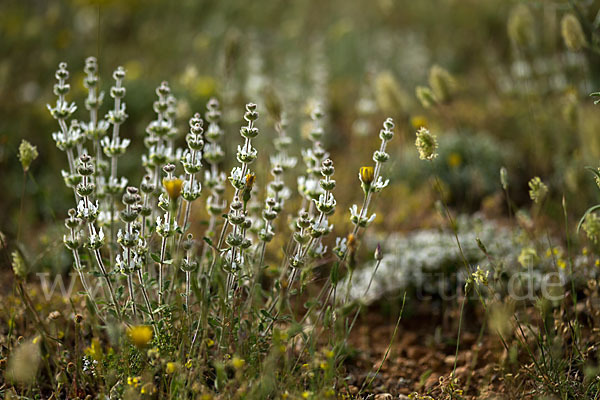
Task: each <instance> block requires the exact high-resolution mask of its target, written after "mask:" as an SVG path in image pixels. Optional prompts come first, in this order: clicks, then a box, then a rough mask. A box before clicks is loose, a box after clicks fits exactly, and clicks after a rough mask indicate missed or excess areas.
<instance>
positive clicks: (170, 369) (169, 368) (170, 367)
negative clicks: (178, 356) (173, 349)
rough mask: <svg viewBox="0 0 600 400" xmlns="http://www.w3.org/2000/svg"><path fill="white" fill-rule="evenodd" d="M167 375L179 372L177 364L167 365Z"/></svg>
mask: <svg viewBox="0 0 600 400" xmlns="http://www.w3.org/2000/svg"><path fill="white" fill-rule="evenodd" d="M166 371H167V374H169V375H170V374H172V373H174V372H175V371H177V364H176V363H174V362H168V363H167V368H166Z"/></svg>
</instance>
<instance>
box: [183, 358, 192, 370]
mask: <svg viewBox="0 0 600 400" xmlns="http://www.w3.org/2000/svg"><path fill="white" fill-rule="evenodd" d="M185 367H186V368H187V369H190V368H192V359H191V358H189V359H188V360H187V361H186V362H185Z"/></svg>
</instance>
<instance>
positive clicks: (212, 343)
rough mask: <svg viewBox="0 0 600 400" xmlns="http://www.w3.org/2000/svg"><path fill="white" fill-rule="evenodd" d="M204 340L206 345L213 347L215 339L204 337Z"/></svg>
mask: <svg viewBox="0 0 600 400" xmlns="http://www.w3.org/2000/svg"><path fill="white" fill-rule="evenodd" d="M205 342H206V347H213V346H214V345H215V341H214V340H212V339H211V338H206V340H205Z"/></svg>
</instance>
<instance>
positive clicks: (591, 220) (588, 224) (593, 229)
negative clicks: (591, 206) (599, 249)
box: [581, 213, 600, 244]
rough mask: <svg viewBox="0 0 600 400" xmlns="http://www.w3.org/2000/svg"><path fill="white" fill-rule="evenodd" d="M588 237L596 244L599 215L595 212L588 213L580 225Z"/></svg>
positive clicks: (599, 227) (599, 231) (599, 229)
mask: <svg viewBox="0 0 600 400" xmlns="http://www.w3.org/2000/svg"><path fill="white" fill-rule="evenodd" d="M581 227H582V228H583V230H584V231H585V234H586V235H587V237H588V239H589V240H590V241H591V242H593V243H595V244H598V242H599V241H600V217H598V214H596V213H590V214H588V215H587V216H586V217H585V221H584V222H583V225H581Z"/></svg>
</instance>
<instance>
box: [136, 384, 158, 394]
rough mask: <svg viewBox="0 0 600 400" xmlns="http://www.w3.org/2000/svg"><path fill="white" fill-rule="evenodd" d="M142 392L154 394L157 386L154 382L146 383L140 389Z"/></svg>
mask: <svg viewBox="0 0 600 400" xmlns="http://www.w3.org/2000/svg"><path fill="white" fill-rule="evenodd" d="M140 393H141V394H154V393H156V386H154V384H152V383H146V384H145V385H144V386H142V388H141V389H140Z"/></svg>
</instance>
